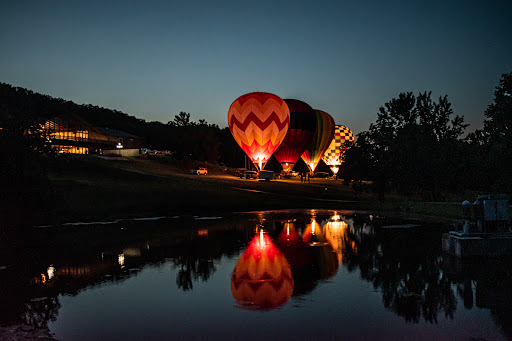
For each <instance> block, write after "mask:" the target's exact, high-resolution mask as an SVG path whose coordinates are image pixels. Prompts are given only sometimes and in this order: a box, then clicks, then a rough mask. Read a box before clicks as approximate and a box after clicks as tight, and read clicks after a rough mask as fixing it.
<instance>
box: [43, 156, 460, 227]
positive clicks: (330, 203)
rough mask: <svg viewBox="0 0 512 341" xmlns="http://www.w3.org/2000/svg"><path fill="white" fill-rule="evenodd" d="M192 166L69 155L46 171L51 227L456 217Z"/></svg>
mask: <svg viewBox="0 0 512 341" xmlns="http://www.w3.org/2000/svg"><path fill="white" fill-rule="evenodd" d="M190 166H191V165H188V164H186V165H185V166H184V165H183V164H179V163H175V162H173V161H172V160H169V159H166V158H153V159H147V160H144V159H135V158H134V159H128V160H104V159H99V158H96V157H93V156H73V155H68V156H67V157H66V159H65V160H64V161H62V162H61V165H60V166H59V167H56V168H54V169H53V170H52V171H51V172H50V179H51V184H52V189H53V192H54V207H55V210H54V212H52V213H51V215H52V217H51V219H49V221H52V222H53V223H64V222H76V221H105V220H111V219H116V218H130V217H149V216H172V215H183V214H191V215H211V214H218V213H223V212H237V211H253V210H270V209H289V208H325V209H365V210H384V211H404V212H405V211H412V212H416V213H426V214H433V215H442V216H448V217H459V214H460V207H459V206H458V205H457V206H456V207H454V205H439V204H428V203H419V202H411V201H407V200H403V199H401V198H395V197H391V198H389V199H388V200H385V201H384V202H379V201H378V200H377V199H376V197H375V196H374V195H373V194H371V193H357V194H355V193H354V192H353V190H352V188H351V187H349V186H345V185H343V184H342V182H341V181H333V180H328V179H311V181H310V182H309V183H301V181H300V178H292V179H286V180H283V179H282V180H276V181H270V182H265V181H256V180H246V179H240V178H238V177H235V176H233V175H230V174H228V173H227V172H225V171H224V170H223V168H221V167H219V166H214V165H208V171H209V174H208V175H207V176H196V175H189V174H188V170H189V169H188V168H187V167H190ZM436 213H440V214H436Z"/></svg>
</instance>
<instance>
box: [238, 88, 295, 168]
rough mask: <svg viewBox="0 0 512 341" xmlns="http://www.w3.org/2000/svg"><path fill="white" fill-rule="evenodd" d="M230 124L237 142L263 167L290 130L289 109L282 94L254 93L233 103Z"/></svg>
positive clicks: (258, 166) (255, 162)
mask: <svg viewBox="0 0 512 341" xmlns="http://www.w3.org/2000/svg"><path fill="white" fill-rule="evenodd" d="M228 125H229V130H230V131H231V134H232V135H233V137H234V138H235V141H236V142H237V143H238V145H239V146H240V147H241V148H242V150H243V151H244V152H245V153H246V154H247V156H249V158H250V159H251V161H252V162H253V163H254V165H255V166H256V168H257V169H258V170H261V169H263V167H265V164H266V163H267V161H268V159H269V158H270V157H271V156H272V154H273V153H274V151H275V150H276V149H277V147H279V145H280V144H281V142H282V141H283V139H284V137H285V135H286V133H287V131H288V126H289V125H290V110H289V109H288V105H287V104H286V102H285V101H284V100H283V99H282V98H280V97H279V96H276V95H274V94H270V93H267V92H252V93H249V94H245V95H242V96H240V97H238V98H237V99H236V100H235V101H234V102H233V103H232V104H231V106H230V107H229V110H228Z"/></svg>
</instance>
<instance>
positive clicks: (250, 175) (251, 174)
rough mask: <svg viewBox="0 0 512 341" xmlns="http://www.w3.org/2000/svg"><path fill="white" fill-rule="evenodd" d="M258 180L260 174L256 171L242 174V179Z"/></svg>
mask: <svg viewBox="0 0 512 341" xmlns="http://www.w3.org/2000/svg"><path fill="white" fill-rule="evenodd" d="M243 178H245V179H257V178H258V172H255V171H245V172H243V173H242V174H240V179H243Z"/></svg>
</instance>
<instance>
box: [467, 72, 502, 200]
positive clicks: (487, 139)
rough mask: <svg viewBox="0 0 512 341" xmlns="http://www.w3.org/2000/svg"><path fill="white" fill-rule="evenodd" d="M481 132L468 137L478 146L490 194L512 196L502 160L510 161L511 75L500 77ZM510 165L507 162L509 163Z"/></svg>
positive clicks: (476, 147)
mask: <svg viewBox="0 0 512 341" xmlns="http://www.w3.org/2000/svg"><path fill="white" fill-rule="evenodd" d="M485 117H486V119H485V121H484V128H483V131H481V132H480V131H477V132H475V134H474V135H472V136H471V137H472V138H473V140H474V141H475V142H476V143H478V145H477V146H475V149H477V150H478V151H479V156H480V160H479V161H480V162H481V165H480V167H482V168H484V169H485V177H484V178H483V179H484V180H487V181H488V180H489V179H492V182H491V183H488V182H487V185H488V186H489V187H490V189H491V190H493V191H506V192H508V193H512V169H510V165H509V164H507V163H504V160H512V72H510V73H507V74H503V75H502V77H501V80H500V83H499V84H498V86H496V90H495V91H494V102H493V103H492V104H490V105H489V106H488V107H487V110H486V111H485ZM508 163H509V162H508Z"/></svg>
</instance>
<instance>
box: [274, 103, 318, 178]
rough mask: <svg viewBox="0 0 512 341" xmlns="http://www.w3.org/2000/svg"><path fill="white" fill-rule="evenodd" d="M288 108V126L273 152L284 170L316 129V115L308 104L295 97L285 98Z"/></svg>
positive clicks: (296, 156)
mask: <svg viewBox="0 0 512 341" xmlns="http://www.w3.org/2000/svg"><path fill="white" fill-rule="evenodd" d="M285 102H286V104H288V108H289V109H290V126H289V128H288V132H287V133H286V136H285V138H284V140H283V142H282V143H281V145H280V146H279V148H277V149H276V151H275V152H274V157H275V158H276V159H277V161H279V163H281V166H283V170H284V171H291V170H292V168H293V166H294V165H295V163H296V162H297V161H298V160H299V158H300V156H301V155H302V153H303V152H304V150H305V149H306V147H307V146H308V145H309V144H310V143H311V139H312V137H313V134H314V133H315V130H316V115H315V111H314V110H313V108H311V107H310V106H309V104H307V103H304V102H302V101H299V100H296V99H285Z"/></svg>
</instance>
